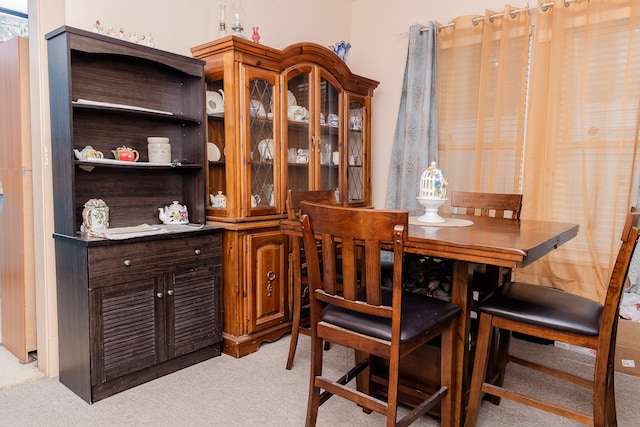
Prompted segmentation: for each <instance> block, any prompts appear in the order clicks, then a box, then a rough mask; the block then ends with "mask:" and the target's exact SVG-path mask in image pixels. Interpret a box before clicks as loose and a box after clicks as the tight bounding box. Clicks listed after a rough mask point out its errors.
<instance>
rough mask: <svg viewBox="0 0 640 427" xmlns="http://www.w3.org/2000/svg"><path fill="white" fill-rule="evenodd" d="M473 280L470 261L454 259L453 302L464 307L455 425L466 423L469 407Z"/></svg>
mask: <svg viewBox="0 0 640 427" xmlns="http://www.w3.org/2000/svg"><path fill="white" fill-rule="evenodd" d="M472 281H473V276H470V270H469V263H468V262H466V261H456V260H454V261H453V280H452V282H453V283H452V286H451V302H453V303H454V304H457V305H458V306H460V308H461V309H462V314H461V316H460V319H459V320H458V333H457V334H456V357H455V360H454V363H455V365H456V366H457V367H458V368H457V370H456V381H455V387H454V390H452V392H453V405H454V407H455V408H456V410H455V414H454V419H453V425H454V426H456V427H457V426H461V425H463V424H464V415H465V413H466V408H467V399H468V390H469V378H468V377H469V366H468V365H469V360H470V357H469V345H470V342H469V331H470V325H471V319H470V317H469V313H470V311H471V300H472V289H471V288H472Z"/></svg>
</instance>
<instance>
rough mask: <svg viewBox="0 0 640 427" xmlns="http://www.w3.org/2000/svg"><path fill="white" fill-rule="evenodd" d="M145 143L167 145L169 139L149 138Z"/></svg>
mask: <svg viewBox="0 0 640 427" xmlns="http://www.w3.org/2000/svg"><path fill="white" fill-rule="evenodd" d="M147 142H148V143H149V144H168V143H169V138H166V137H164V136H149V137H147Z"/></svg>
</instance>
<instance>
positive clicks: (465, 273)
mask: <svg viewBox="0 0 640 427" xmlns="http://www.w3.org/2000/svg"><path fill="white" fill-rule="evenodd" d="M442 216H443V218H444V220H445V222H443V223H423V222H420V221H418V219H417V218H418V217H409V224H408V233H407V238H406V240H405V242H404V249H405V251H406V252H407V253H414V254H419V255H423V256H428V257H436V258H440V259H448V260H450V261H451V262H452V280H451V302H453V303H454V304H457V305H458V306H460V308H461V309H462V313H461V317H460V318H459V321H458V332H457V334H456V338H455V339H456V354H455V355H453V357H454V358H455V360H454V364H455V366H456V381H455V385H454V387H453V390H451V391H450V392H451V393H452V394H453V401H454V407H455V416H454V423H453V425H454V426H460V425H462V424H463V422H464V414H465V411H466V406H467V397H468V389H469V381H470V369H471V360H472V351H473V346H471V345H470V344H471V335H470V331H471V322H472V318H471V317H472V311H473V310H472V305H473V274H472V273H473V271H474V269H475V268H478V267H482V268H483V269H484V270H485V271H486V273H487V275H488V277H489V278H490V280H493V281H495V282H496V286H498V285H500V284H501V283H500V282H501V281H502V280H503V279H502V277H503V275H502V274H500V272H501V271H502V270H503V269H516V268H522V267H526V266H527V265H530V264H532V263H533V262H535V261H537V260H539V259H540V258H542V257H543V256H545V255H547V254H548V253H550V252H551V251H553V250H554V249H556V248H558V247H559V246H561V245H563V244H564V243H566V242H568V241H570V240H571V239H573V238H574V237H576V236H577V234H578V230H579V225H578V224H573V223H565V222H556V221H543V220H534V219H517V220H514V219H503V218H495V217H488V216H475V215H459V214H445V215H442ZM280 228H281V230H282V231H283V233H285V234H287V235H290V236H301V235H302V233H301V228H300V222H299V221H298V220H283V221H281V223H280Z"/></svg>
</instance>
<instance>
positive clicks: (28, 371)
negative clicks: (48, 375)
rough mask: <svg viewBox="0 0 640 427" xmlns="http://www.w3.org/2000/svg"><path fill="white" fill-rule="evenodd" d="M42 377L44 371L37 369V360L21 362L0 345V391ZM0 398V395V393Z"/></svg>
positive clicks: (0, 396)
mask: <svg viewBox="0 0 640 427" xmlns="http://www.w3.org/2000/svg"><path fill="white" fill-rule="evenodd" d="M43 377H44V372H42V371H41V370H39V369H38V362H37V361H32V362H29V363H22V362H20V361H19V360H18V358H17V357H15V356H14V355H13V354H11V353H10V352H9V350H7V349H6V348H4V347H3V346H1V345H0V391H2V390H4V389H7V388H10V387H16V386H18V385H21V384H26V383H28V382H31V381H35V380H37V379H39V378H43ZM1 398H2V395H0V399H1ZM1 422H2V421H1V420H0V423H1Z"/></svg>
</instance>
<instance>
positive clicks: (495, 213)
mask: <svg viewBox="0 0 640 427" xmlns="http://www.w3.org/2000/svg"><path fill="white" fill-rule="evenodd" d="M451 208H452V211H453V213H454V214H463V215H473V216H485V217H493V218H498V219H499V218H504V219H512V220H519V219H520V211H521V210H522V194H511V193H477V192H470V191H453V192H451ZM472 274H473V290H474V291H475V292H477V293H478V295H479V298H482V297H483V296H486V295H487V294H488V293H490V292H492V291H493V290H494V289H495V288H496V287H497V286H498V285H500V284H502V283H504V282H506V281H509V280H511V269H510V268H506V267H490V268H488V269H487V268H486V267H484V266H482V267H481V266H479V265H476V266H474V269H473V272H472Z"/></svg>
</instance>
